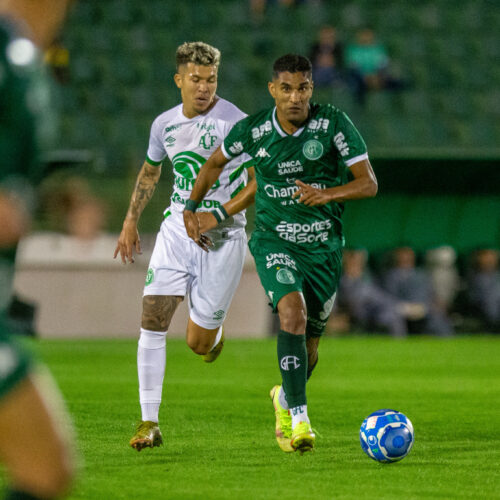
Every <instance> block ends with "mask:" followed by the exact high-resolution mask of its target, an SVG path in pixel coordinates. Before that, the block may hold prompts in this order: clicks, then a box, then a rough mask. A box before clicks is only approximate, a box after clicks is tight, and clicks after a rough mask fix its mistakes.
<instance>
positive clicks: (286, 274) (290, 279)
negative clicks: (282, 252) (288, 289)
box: [276, 267, 295, 285]
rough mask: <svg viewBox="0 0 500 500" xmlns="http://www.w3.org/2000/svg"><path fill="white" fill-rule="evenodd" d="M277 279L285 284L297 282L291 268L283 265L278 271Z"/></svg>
mask: <svg viewBox="0 0 500 500" xmlns="http://www.w3.org/2000/svg"><path fill="white" fill-rule="evenodd" d="M276 281H278V283H282V284H283V285H293V284H294V283H295V276H294V275H293V273H292V272H291V271H290V270H289V269H287V268H285V267H282V268H281V269H278V272H277V273H276Z"/></svg>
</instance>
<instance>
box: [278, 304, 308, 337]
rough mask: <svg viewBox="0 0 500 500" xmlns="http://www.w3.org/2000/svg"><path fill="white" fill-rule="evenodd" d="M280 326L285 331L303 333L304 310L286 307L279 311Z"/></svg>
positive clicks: (304, 323)
mask: <svg viewBox="0 0 500 500" xmlns="http://www.w3.org/2000/svg"><path fill="white" fill-rule="evenodd" d="M279 316H280V327H281V329H282V330H284V331H285V332H289V333H294V334H303V333H304V332H305V330H306V320H307V318H306V312H305V311H304V310H303V309H297V308H291V307H286V308H283V309H282V310H280V311H279Z"/></svg>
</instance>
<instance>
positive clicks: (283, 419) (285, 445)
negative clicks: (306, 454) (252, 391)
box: [269, 385, 295, 453]
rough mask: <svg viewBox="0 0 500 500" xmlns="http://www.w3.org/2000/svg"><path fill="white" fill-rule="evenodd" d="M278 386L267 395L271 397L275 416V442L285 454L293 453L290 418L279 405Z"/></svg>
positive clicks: (287, 412)
mask: <svg viewBox="0 0 500 500" xmlns="http://www.w3.org/2000/svg"><path fill="white" fill-rule="evenodd" d="M280 389H281V386H280V385H275V386H274V387H273V388H272V389H271V392H270V393H269V395H270V396H271V400H272V402H273V406H274V413H275V415H276V431H275V434H276V441H278V446H279V447H280V448H281V449H282V450H283V451H284V452H285V453H293V452H294V451H295V450H294V449H293V448H292V445H291V439H292V417H291V415H290V411H289V410H285V408H283V407H282V406H281V405H280V401H279V394H280Z"/></svg>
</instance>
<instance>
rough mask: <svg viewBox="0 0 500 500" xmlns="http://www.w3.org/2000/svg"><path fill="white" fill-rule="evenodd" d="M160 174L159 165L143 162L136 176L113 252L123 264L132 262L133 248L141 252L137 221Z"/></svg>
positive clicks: (151, 194)
mask: <svg viewBox="0 0 500 500" xmlns="http://www.w3.org/2000/svg"><path fill="white" fill-rule="evenodd" d="M160 175H161V165H159V166H153V165H150V164H149V163H148V162H144V164H143V165H142V168H141V171H140V172H139V175H138V176H137V181H136V183H135V188H134V191H133V193H132V198H131V200H130V205H129V207H128V211H127V215H126V216H125V220H124V221H123V228H122V232H121V233H120V237H119V238H118V243H117V245H116V249H115V254H114V258H115V259H116V256H117V255H118V254H120V257H121V259H122V262H123V263H124V264H126V263H127V261H128V262H130V263H133V262H134V249H135V251H136V253H138V254H140V253H141V240H140V238H139V231H138V230H137V223H138V222H139V217H140V216H141V214H142V211H143V210H144V208H145V207H146V205H147V204H148V202H149V200H150V199H151V197H152V196H153V193H154V190H155V188H156V185H157V184H158V180H159V179H160Z"/></svg>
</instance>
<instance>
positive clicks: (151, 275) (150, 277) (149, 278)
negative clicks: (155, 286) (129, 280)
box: [146, 268, 155, 286]
mask: <svg viewBox="0 0 500 500" xmlns="http://www.w3.org/2000/svg"><path fill="white" fill-rule="evenodd" d="M154 279H155V272H154V271H153V269H151V268H149V269H148V273H147V274H146V286H148V285H151V283H153V281H154Z"/></svg>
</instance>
